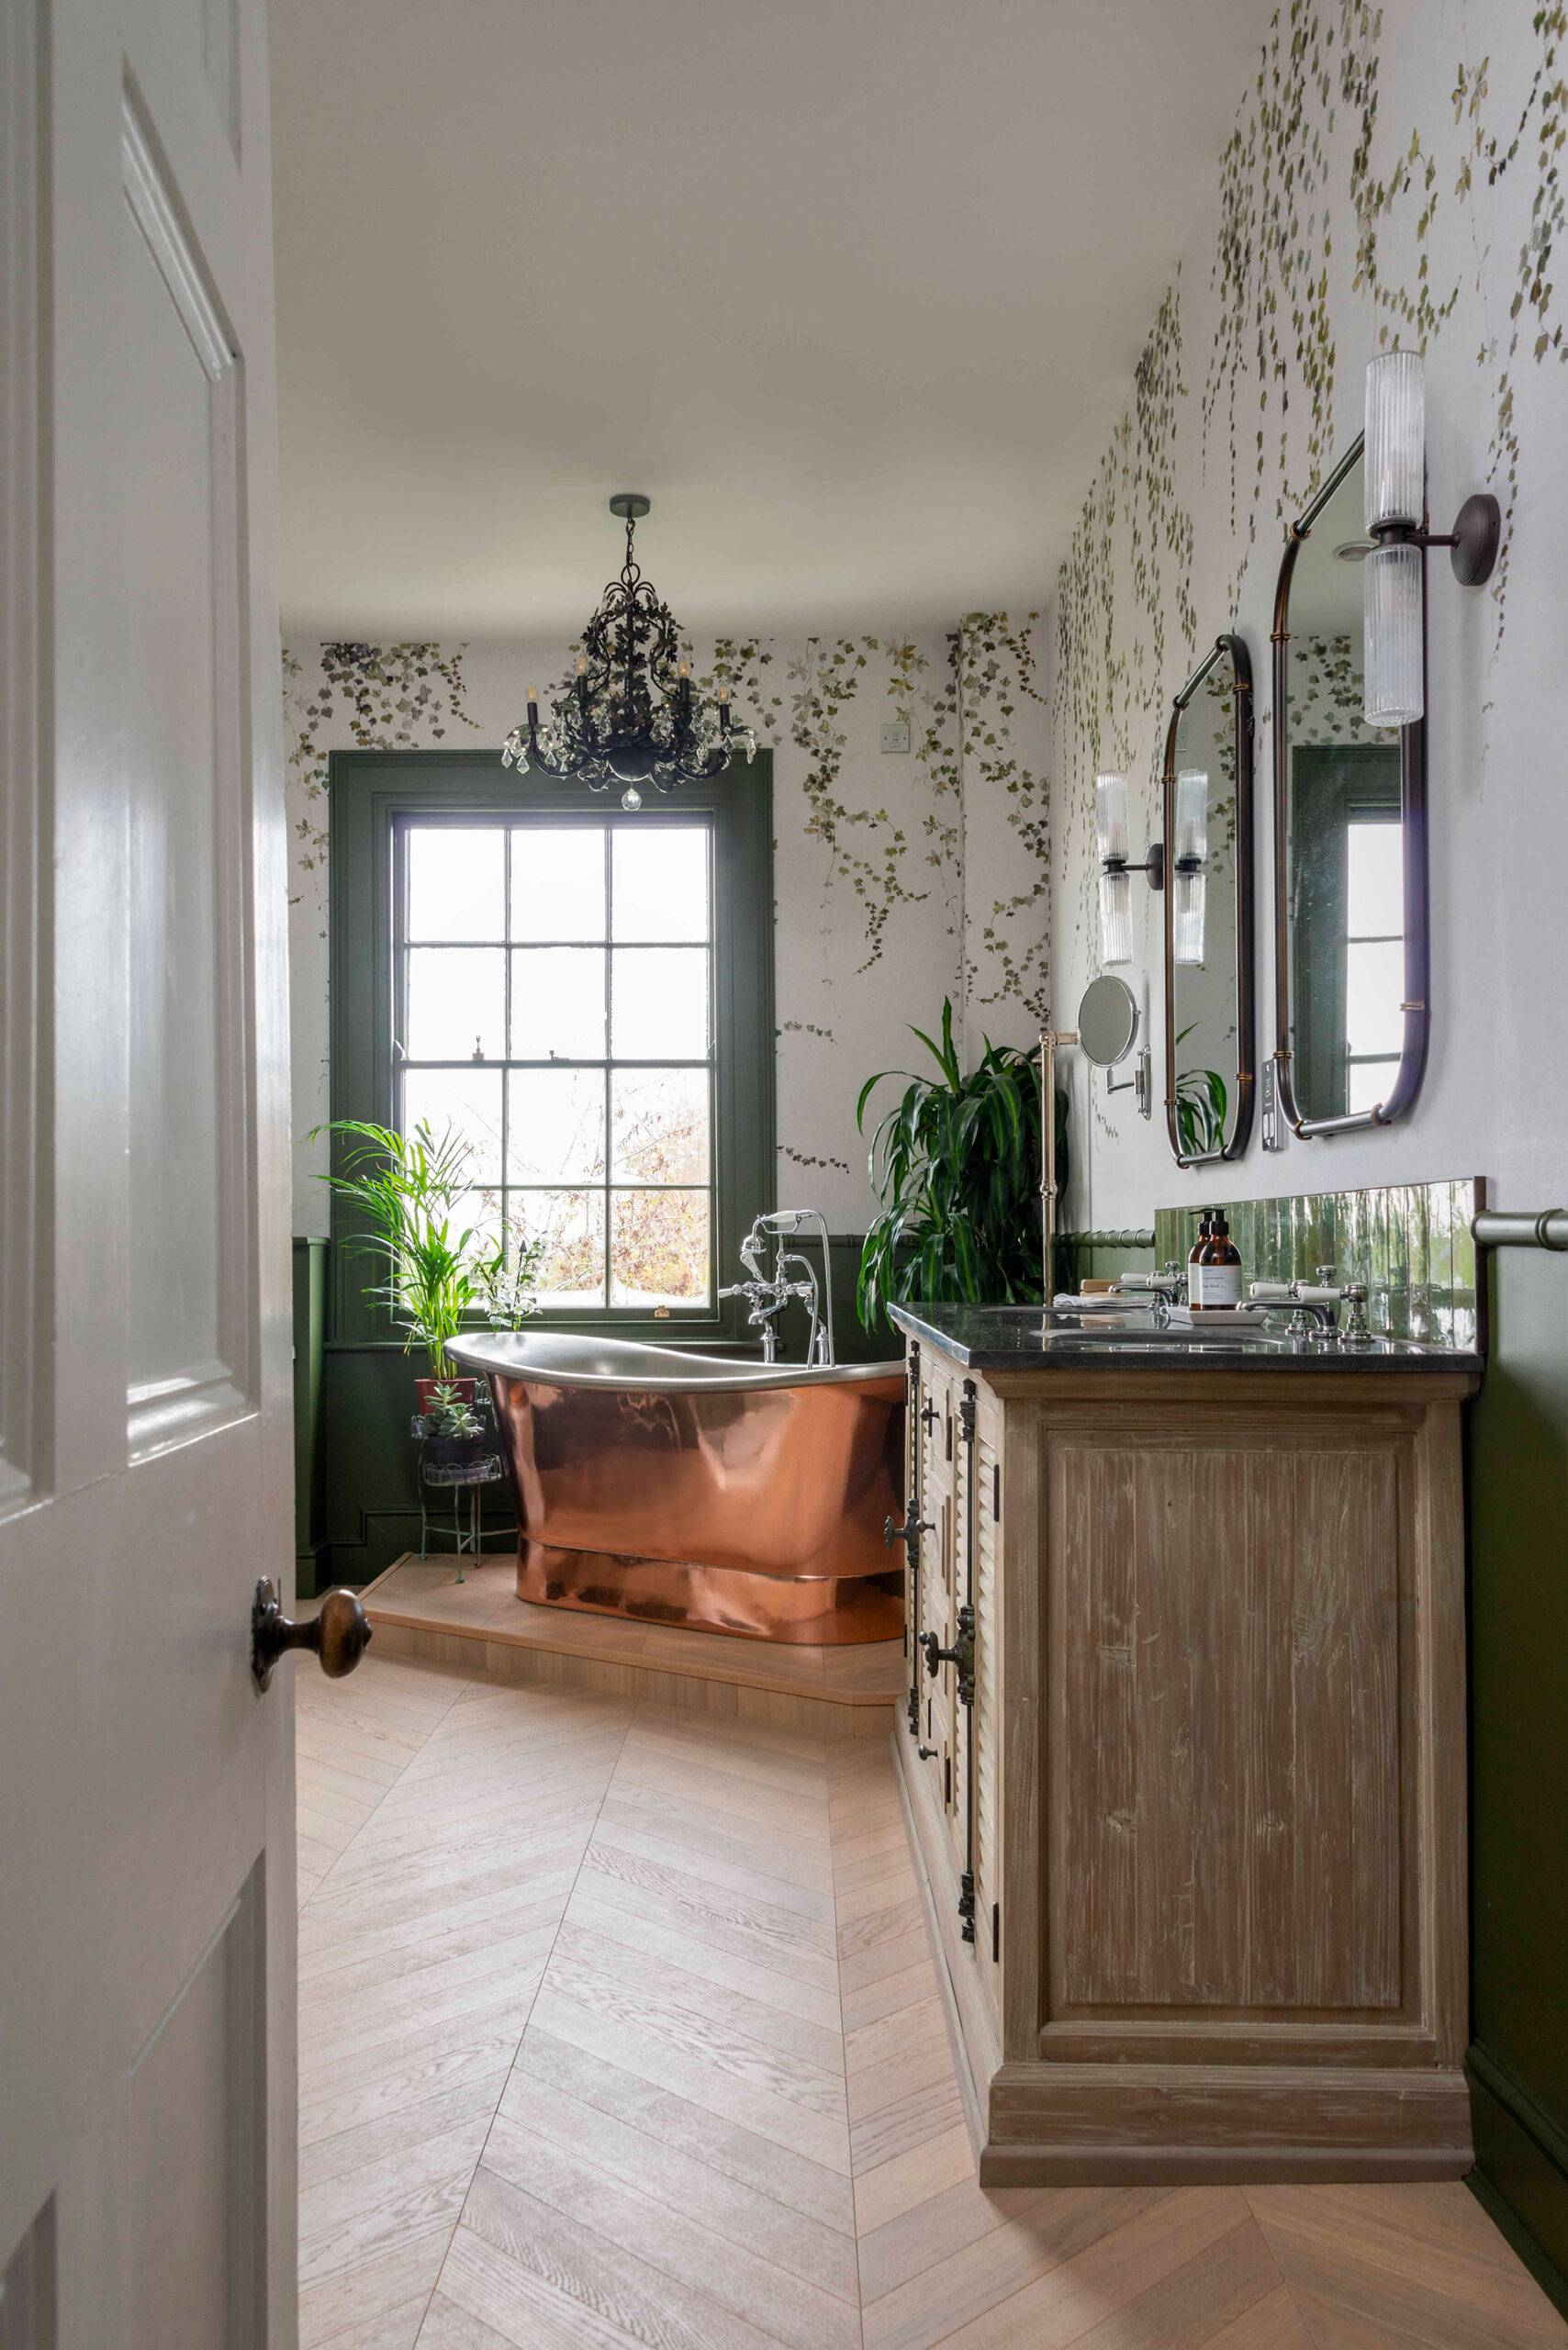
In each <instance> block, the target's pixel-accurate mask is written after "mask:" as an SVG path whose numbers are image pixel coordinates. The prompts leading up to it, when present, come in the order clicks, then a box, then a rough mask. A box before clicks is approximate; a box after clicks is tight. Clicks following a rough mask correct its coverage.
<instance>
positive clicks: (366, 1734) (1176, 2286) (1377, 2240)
mask: <svg viewBox="0 0 1568 2350" xmlns="http://www.w3.org/2000/svg"><path fill="white" fill-rule="evenodd" d="M298 1720H299V1824H300V1891H301V1898H302V1905H303V1906H302V1909H301V1915H300V2033H301V2048H300V2065H301V2085H300V2107H301V2111H300V2135H301V2153H300V2287H301V2340H302V2343H303V2344H304V2345H305V2350H411V2345H413V2344H416V2343H418V2344H419V2345H420V2350H509V2345H510V2350H777V2345H778V2344H788V2345H790V2346H791V2350H862V2345H864V2350H928V2345H936V2344H946V2345H949V2350H958V2345H960V2344H961V2345H963V2350H1025V2345H1027V2350H1065V2345H1066V2344H1075V2345H1078V2350H1144V2345H1154V2344H1162V2345H1163V2344H1169V2345H1171V2346H1172V2350H1176V2346H1177V2345H1182V2350H1197V2345H1199V2344H1207V2345H1210V2350H1417V2345H1423V2350H1544V2345H1547V2344H1568V2326H1564V2324H1563V2323H1562V2321H1561V2320H1560V2319H1559V2318H1558V2317H1557V2315H1556V2314H1555V2312H1554V2311H1552V2309H1551V2306H1550V2304H1549V2303H1548V2302H1547V2301H1546V2300H1545V2299H1544V2297H1543V2296H1542V2295H1541V2293H1540V2291H1539V2290H1538V2289H1537V2288H1536V2286H1535V2285H1534V2283H1533V2282H1532V2281H1531V2279H1530V2278H1529V2276H1528V2275H1527V2274H1526V2272H1525V2271H1524V2269H1523V2268H1522V2267H1521V2266H1519V2264H1518V2261H1517V2260H1516V2259H1515V2257H1514V2255H1513V2254H1512V2253H1511V2252H1510V2251H1509V2250H1508V2248H1507V2246H1506V2244H1504V2242H1503V2240H1502V2238H1501V2237H1500V2236H1499V2235H1498V2234H1497V2233H1496V2231H1495V2229H1494V2228H1493V2226H1492V2225H1491V2222H1490V2221H1488V2220H1487V2219H1486V2217H1485V2216H1484V2213H1483V2211H1482V2210H1481V2209H1480V2207H1479V2205H1478V2204H1476V2203H1475V2202H1474V2200H1473V2199H1472V2197H1471V2196H1470V2195H1469V2194H1468V2193H1467V2192H1466V2191H1465V2189H1464V2188H1462V2187H1459V2186H1445V2187H1391V2188H1370V2187H1356V2188H1350V2187H1347V2188H1268V2189H1255V2190H1249V2191H1248V2192H1245V2193H1243V2192H1242V2191H1241V2190H1240V2189H1238V2188H1178V2189H1174V2190H1159V2189H1154V2188H1058V2189H1043V2190H1037V2191H1035V2190H1031V2191H1025V2190H1018V2191H1014V2192H1009V2193H1005V2194H982V2193H981V2192H980V2188H978V2186H977V2185H976V2183H975V2178H974V2172H973V2165H972V2163H971V2160H970V2155H969V2142H968V2139H967V2136H966V2134H965V2131H964V2126H963V2121H962V2118H961V2116H960V2113H959V2109H958V2096H957V2093H956V2090H955V2087H954V2083H953V2076H952V2070H951V2065H950V2061H949V2057H948V2052H947V2045H946V2036H945V2033H944V2031H943V2024H942V2017H941V2012H940V2009H939V2007H938V2004H937V1998H936V1988H935V1977H934V1975H933V1972H932V1965H931V1960H930V1956H929V1953H928V1952H927V1948H926V1942H925V1935H924V1927H923V1924H922V1919H921V1914H920V1907H919V1902H918V1898H917V1896H916V1891H915V1885H914V1879H913V1874H912V1871H911V1868H910V1863H909V1858H908V1854H907V1852H906V1849H905V1844H904V1836H903V1829H902V1819H901V1815H900V1810H899V1804H898V1798H897V1795H896V1793H895V1790H894V1786H893V1781H892V1775H891V1769H890V1764H889V1762H888V1759H887V1756H886V1754H885V1752H884V1751H882V1749H881V1748H880V1747H879V1746H876V1745H874V1744H873V1745H867V1744H866V1743H864V1742H855V1743H851V1742H849V1741H847V1740H846V1741H843V1742H839V1741H829V1740H824V1739H823V1738H821V1737H812V1736H810V1735H807V1734H805V1733H801V1732H799V1731H788V1730H778V1729H768V1728H767V1727H765V1726H761V1725H757V1724H742V1723H736V1722H734V1721H726V1720H723V1719H716V1718H711V1717H710V1716H705V1715H693V1714H684V1713H678V1712H673V1711H669V1710H666V1709H664V1708H661V1707H652V1706H648V1705H637V1704H633V1703H632V1702H629V1701H622V1700H620V1699H615V1698H606V1697H599V1696H588V1695H577V1694H573V1693H569V1692H564V1691H556V1690H544V1689H515V1688H509V1687H504V1686H500V1685H498V1684H492V1683H487V1682H479V1681H474V1680H469V1679H466V1678H465V1677H463V1676H462V1675H460V1674H450V1673H443V1672H442V1670H441V1669H440V1668H439V1667H433V1666H428V1665H421V1664H412V1663H405V1662H398V1661H396V1660H387V1659H383V1658H377V1657H376V1656H375V1654H374V1653H373V1654H372V1655H370V1656H369V1657H367V1658H366V1659H365V1661H364V1663H363V1664H362V1665H361V1667H360V1669H359V1671H358V1672H357V1673H356V1674H355V1675H354V1677H353V1679H352V1680H351V1681H348V1682H344V1683H342V1684H331V1683H328V1682H324V1681H322V1680H320V1679H319V1678H315V1679H310V1678H307V1677H306V1675H305V1674H303V1673H301V1675H300V1676H299V1684H298Z"/></svg>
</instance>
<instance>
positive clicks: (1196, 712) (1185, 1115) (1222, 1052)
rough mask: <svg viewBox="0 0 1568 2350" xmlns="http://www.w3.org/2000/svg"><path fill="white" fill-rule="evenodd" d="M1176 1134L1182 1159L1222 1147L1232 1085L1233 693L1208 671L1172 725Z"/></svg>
mask: <svg viewBox="0 0 1568 2350" xmlns="http://www.w3.org/2000/svg"><path fill="white" fill-rule="evenodd" d="M1167 886H1168V887H1169V889H1170V893H1171V903H1170V918H1171V924H1172V929H1173V932H1174V947H1173V956H1172V962H1173V970H1172V984H1173V986H1174V989H1175V998H1176V1012H1175V1021H1176V1125H1177V1132H1178V1135H1179V1136H1180V1140H1181V1147H1182V1158H1212V1157H1213V1156H1214V1155H1215V1153H1216V1152H1218V1151H1220V1150H1223V1148H1224V1147H1225V1140H1226V1128H1227V1126H1228V1124H1229V1118H1230V1107H1231V1101H1232V1097H1233V1094H1234V1091H1235V1076H1236V1060H1237V1053H1236V1009H1237V1004H1236V687H1235V682H1234V680H1233V678H1232V677H1231V674H1230V670H1229V668H1228V666H1221V667H1217V668H1215V669H1212V670H1211V671H1210V672H1209V675H1208V676H1207V677H1205V678H1204V682H1203V684H1202V685H1201V686H1200V687H1199V688H1198V690H1197V692H1196V693H1195V694H1194V695H1193V699H1192V700H1191V702H1190V703H1189V704H1188V706H1187V708H1186V709H1185V710H1183V711H1181V712H1180V713H1179V715H1178V718H1177V722H1176V829H1175V835H1174V838H1173V839H1172V842H1171V865H1170V880H1169V882H1168V884H1167Z"/></svg>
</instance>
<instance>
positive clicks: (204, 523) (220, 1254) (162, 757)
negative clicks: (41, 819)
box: [121, 100, 251, 1458]
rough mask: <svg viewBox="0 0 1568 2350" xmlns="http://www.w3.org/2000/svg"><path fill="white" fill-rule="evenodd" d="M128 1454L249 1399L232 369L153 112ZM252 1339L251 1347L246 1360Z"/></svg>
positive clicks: (125, 139) (139, 537)
mask: <svg viewBox="0 0 1568 2350" xmlns="http://www.w3.org/2000/svg"><path fill="white" fill-rule="evenodd" d="M122 159H123V165H124V172H125V193H126V207H125V215H124V219H123V222H122V226H121V242H122V248H123V260H122V271H123V278H122V286H123V297H124V312H123V318H124V330H125V341H124V370H123V375H122V397H123V406H122V413H121V420H122V425H123V429H124V431H125V433H126V438H127V443H128V448H129V450H131V451H133V452H134V453H135V455H134V462H131V463H129V464H128V466H127V479H126V533H125V556H126V568H125V578H126V619H127V628H128V634H129V643H128V655H129V678H130V683H131V696H132V699H131V701H130V706H129V711H128V713H127V718H128V725H127V750H128V761H129V828H130V844H129V867H130V897H129V924H130V939H129V975H130V987H129V1017H130V1061H131V1067H132V1068H133V1069H135V1071H136V1072H137V1082H136V1084H135V1087H134V1088H133V1090H132V1094H131V1102H130V1251H131V1253H130V1360H129V1371H130V1378H129V1387H128V1404H129V1440H130V1449H131V1454H132V1457H133V1458H135V1457H138V1456H140V1454H142V1453H144V1452H147V1451H150V1450H152V1449H155V1448H156V1447H157V1446H158V1445H160V1444H164V1443H168V1442H171V1441H174V1440H177V1439H178V1438H182V1437H184V1436H186V1435H189V1434H190V1433H192V1432H193V1431H194V1429H195V1428H196V1427H197V1426H199V1425H200V1424H201V1423H202V1422H203V1421H205V1420H209V1419H211V1418H212V1417H214V1416H218V1415H219V1414H223V1413H228V1412H232V1411H233V1410H235V1409H236V1408H238V1407H240V1406H242V1404H243V1402H244V1399H245V1391H246V1389H247V1387H248V1386H249V1384H250V1382H249V1376H248V1372H249V1365H248V1364H247V1363H246V1362H245V1360H244V1359H243V1358H244V1356H245V1354H246V1352H247V1338H248V1330H247V1323H248V1319H249V1316H248V1314H247V1311H246V1307H247V1304H248V1299H249V1293H250V1289H251V1282H250V1278H249V1275H250V1268H249V1265H248V1262H247V1255H248V1251H247V1246H246V1243H247V1237H248V1234H247V1226H248V1218H247V1216H246V1214H245V1212H244V1193H245V1188H246V1187H245V1182H244V1174H245V1167H244V1145H245V1136H244V1107H245V1102H246V1096H247V1091H248V1088H247V1086H246V1082H245V1066H244V1048H243V1036H242V1032H241V1034H238V1035H236V1034H232V1033H230V1029H231V1022H230V1020H229V1019H227V1018H226V1016H225V1015H226V1013H228V1012H229V1011H230V1009H231V1008H232V1007H234V1006H237V1005H238V1004H239V1003H240V1002H241V1000H242V994H243V966H242V960H241V946H242V939H243V923H242V919H241V918H239V917H240V915H241V909H240V908H238V907H237V906H236V905H234V904H233V903H232V902H231V898H232V891H233V884H234V881H235V880H236V878H238V877H237V875H236V874H235V870H234V850H235V846H236V845H237V844H238V842H239V840H240V837H241V828H240V813H241V805H240V803H241V744H240V739H239V712H240V703H241V695H240V691H239V685H240V681H241V679H242V677H243V676H244V667H245V664H244V654H243V646H242V641H241V598H240V593H239V582H238V565H239V563H240V560H241V552H242V551H241V510H242V509H241V492H240V482H239V478H238V460H239V450H238V442H237V433H236V414H235V409H236V393H237V372H236V366H235V362H234V359H233V356H232V354H231V353H230V350H229V348H228V344H229V340H230V338H229V337H228V336H227V335H226V333H225V330H224V329H223V326H222V324H221V322H220V321H219V319H218V315H217V312H216V309H215V308H214V305H213V302H212V300H211V298H210V297H209V296H208V294H207V289H206V287H205V285H204V284H203V278H202V271H201V267H200V264H199V262H198V260H197V257H196V254H195V253H194V252H192V250H191V245H190V241H189V239H188V237H187V235H186V234H185V231H184V229H182V227H181V225H180V223H179V221H178V219H177V218H176V215H175V211H174V204H173V202H172V199H171V196H170V194H169V191H168V189H167V188H166V187H165V186H164V185H163V184H162V178H161V175H160V173H159V172H158V168H157V165H156V164H155V163H154V162H153V159H152V156H151V151H150V148H149V143H148V140H147V138H146V136H145V134H144V131H143V129H142V126H141V124H140V121H139V119H138V117H137V113H136V111H135V110H134V109H133V107H132V106H131V105H130V103H129V100H127V102H126V105H125V109H124V117H123V124H122ZM236 1358H238V1360H237V1359H236Z"/></svg>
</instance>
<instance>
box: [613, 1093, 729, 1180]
mask: <svg viewBox="0 0 1568 2350" xmlns="http://www.w3.org/2000/svg"><path fill="white" fill-rule="evenodd" d="M610 1085H611V1108H610V1173H611V1175H612V1176H614V1177H616V1178H618V1179H619V1180H620V1181H622V1182H628V1181H630V1182H633V1183H705V1182H706V1181H708V1152H709V1143H708V1072H707V1070H706V1069H617V1070H616V1072H615V1074H614V1076H613V1078H612V1079H611V1080H610Z"/></svg>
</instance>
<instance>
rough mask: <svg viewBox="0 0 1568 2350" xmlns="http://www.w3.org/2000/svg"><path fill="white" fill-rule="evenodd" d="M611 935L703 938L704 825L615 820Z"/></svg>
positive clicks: (705, 908) (705, 899) (705, 897)
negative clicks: (616, 823) (629, 822)
mask: <svg viewBox="0 0 1568 2350" xmlns="http://www.w3.org/2000/svg"><path fill="white" fill-rule="evenodd" d="M610 853H611V855H612V856H613V858H614V876H613V880H612V884H611V892H612V894H611V900H610V902H611V905H612V907H613V924H614V927H613V935H614V936H615V937H616V938H618V939H628V938H706V937H707V936H708V934H709V931H708V827H707V825H706V824H647V823H642V824H618V825H616V827H615V829H614V832H613V834H612V835H611V843H610Z"/></svg>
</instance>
